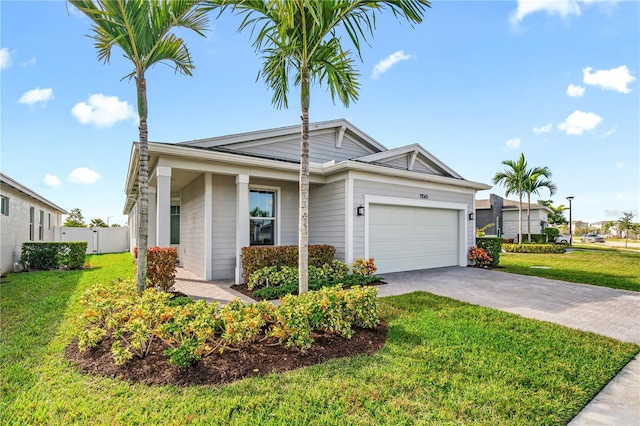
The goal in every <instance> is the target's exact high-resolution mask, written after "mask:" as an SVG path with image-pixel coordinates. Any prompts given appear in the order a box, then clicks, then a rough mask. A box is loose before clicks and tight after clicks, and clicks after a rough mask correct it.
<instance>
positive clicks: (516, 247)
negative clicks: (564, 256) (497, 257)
mask: <svg viewBox="0 0 640 426" xmlns="http://www.w3.org/2000/svg"><path fill="white" fill-rule="evenodd" d="M502 248H503V249H504V250H505V251H508V252H510V253H564V252H565V251H566V247H565V246H564V245H563V244H503V245H502Z"/></svg>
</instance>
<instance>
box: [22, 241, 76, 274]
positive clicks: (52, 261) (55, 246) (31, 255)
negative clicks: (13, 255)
mask: <svg viewBox="0 0 640 426" xmlns="http://www.w3.org/2000/svg"><path fill="white" fill-rule="evenodd" d="M86 251H87V242H86V241H71V242H65V243H52V242H37V243H22V253H21V255H20V266H22V268H23V269H25V270H29V269H59V268H64V269H80V268H82V266H83V265H84V258H85V253H86Z"/></svg>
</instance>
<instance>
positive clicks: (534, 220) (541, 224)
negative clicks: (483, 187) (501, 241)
mask: <svg viewBox="0 0 640 426" xmlns="http://www.w3.org/2000/svg"><path fill="white" fill-rule="evenodd" d="M518 204H519V201H518V200H507V199H504V198H502V197H500V196H498V195H496V194H491V195H490V196H489V199H482V200H476V226H477V227H478V228H482V227H484V226H486V225H488V224H493V226H492V227H489V228H487V229H486V231H485V232H486V234H487V235H496V236H499V237H503V238H513V239H514V240H515V239H517V238H518ZM530 210H531V212H530V214H531V219H530V224H531V233H532V234H542V233H544V230H545V228H547V227H548V226H549V213H553V211H552V210H551V209H549V208H548V207H545V206H543V205H541V204H537V203H536V204H533V203H532V204H531V207H530ZM528 230H529V226H528V224H527V202H526V201H523V202H522V233H523V234H524V235H527V233H528Z"/></svg>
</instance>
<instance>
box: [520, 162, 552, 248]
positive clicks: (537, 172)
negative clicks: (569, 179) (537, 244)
mask: <svg viewBox="0 0 640 426" xmlns="http://www.w3.org/2000/svg"><path fill="white" fill-rule="evenodd" d="M551 175H552V173H551V170H549V168H548V167H546V166H545V167H534V168H533V169H531V170H528V171H527V179H526V180H525V186H524V190H525V192H526V193H527V233H528V235H529V242H531V194H536V195H540V190H541V189H542V188H548V189H549V193H550V194H551V196H553V194H555V193H556V189H557V188H556V184H555V183H553V182H552V181H551V180H549V178H550V177H551Z"/></svg>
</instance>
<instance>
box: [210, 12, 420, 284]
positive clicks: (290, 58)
mask: <svg viewBox="0 0 640 426" xmlns="http://www.w3.org/2000/svg"><path fill="white" fill-rule="evenodd" d="M207 3H208V5H209V6H208V7H209V8H210V9H219V11H220V13H222V12H223V11H224V9H226V8H227V7H230V8H231V10H232V11H233V12H236V13H238V14H240V15H243V17H244V18H243V20H242V22H241V24H240V27H239V29H238V31H242V30H244V29H246V28H248V27H250V28H251V31H252V33H251V34H252V35H255V40H254V42H253V46H254V47H255V49H256V51H257V52H260V53H261V54H262V59H263V67H262V71H261V73H260V74H261V75H262V78H263V79H264V80H265V82H266V83H267V85H268V86H269V87H270V88H271V90H273V98H272V103H273V104H274V106H276V108H283V107H284V108H288V105H289V103H288V96H287V95H288V92H289V86H290V83H291V81H290V79H291V77H293V84H294V85H295V86H299V87H300V107H301V110H302V114H301V122H302V123H301V138H300V139H301V140H300V145H301V148H300V178H299V185H300V187H299V189H300V204H299V213H300V218H299V223H298V235H299V241H298V243H299V261H298V265H299V283H300V284H299V291H300V293H303V292H306V291H307V289H308V272H307V271H308V241H309V233H308V217H309V105H310V99H311V94H310V86H311V84H312V83H316V84H323V83H326V84H327V86H328V88H329V92H330V93H331V98H332V99H333V100H334V102H335V98H336V96H337V97H338V99H340V102H342V104H343V105H344V106H346V107H348V106H349V103H350V102H351V101H357V100H358V89H359V88H360V84H359V83H358V77H359V73H358V71H357V70H356V68H355V67H354V62H355V60H354V58H353V52H352V51H350V50H344V49H343V47H342V40H341V38H340V36H339V35H338V32H339V31H344V32H345V34H347V35H348V37H349V39H350V40H351V42H352V44H353V46H354V47H355V51H356V52H357V54H358V56H360V42H361V40H362V41H365V42H366V41H367V37H368V36H373V31H374V29H375V23H376V13H377V12H380V11H382V10H384V9H387V8H388V9H390V10H391V13H393V14H394V16H396V17H398V18H400V17H402V18H405V19H406V20H407V21H408V22H409V23H411V24H413V23H420V22H422V16H423V13H424V11H425V10H426V8H428V7H430V2H429V0H388V1H365V0H355V1H354V0H331V1H329V0H326V1H316V0H312V1H309V0H228V1H227V0H209V1H208V2H207ZM292 72H293V76H292V75H291V74H292Z"/></svg>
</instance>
